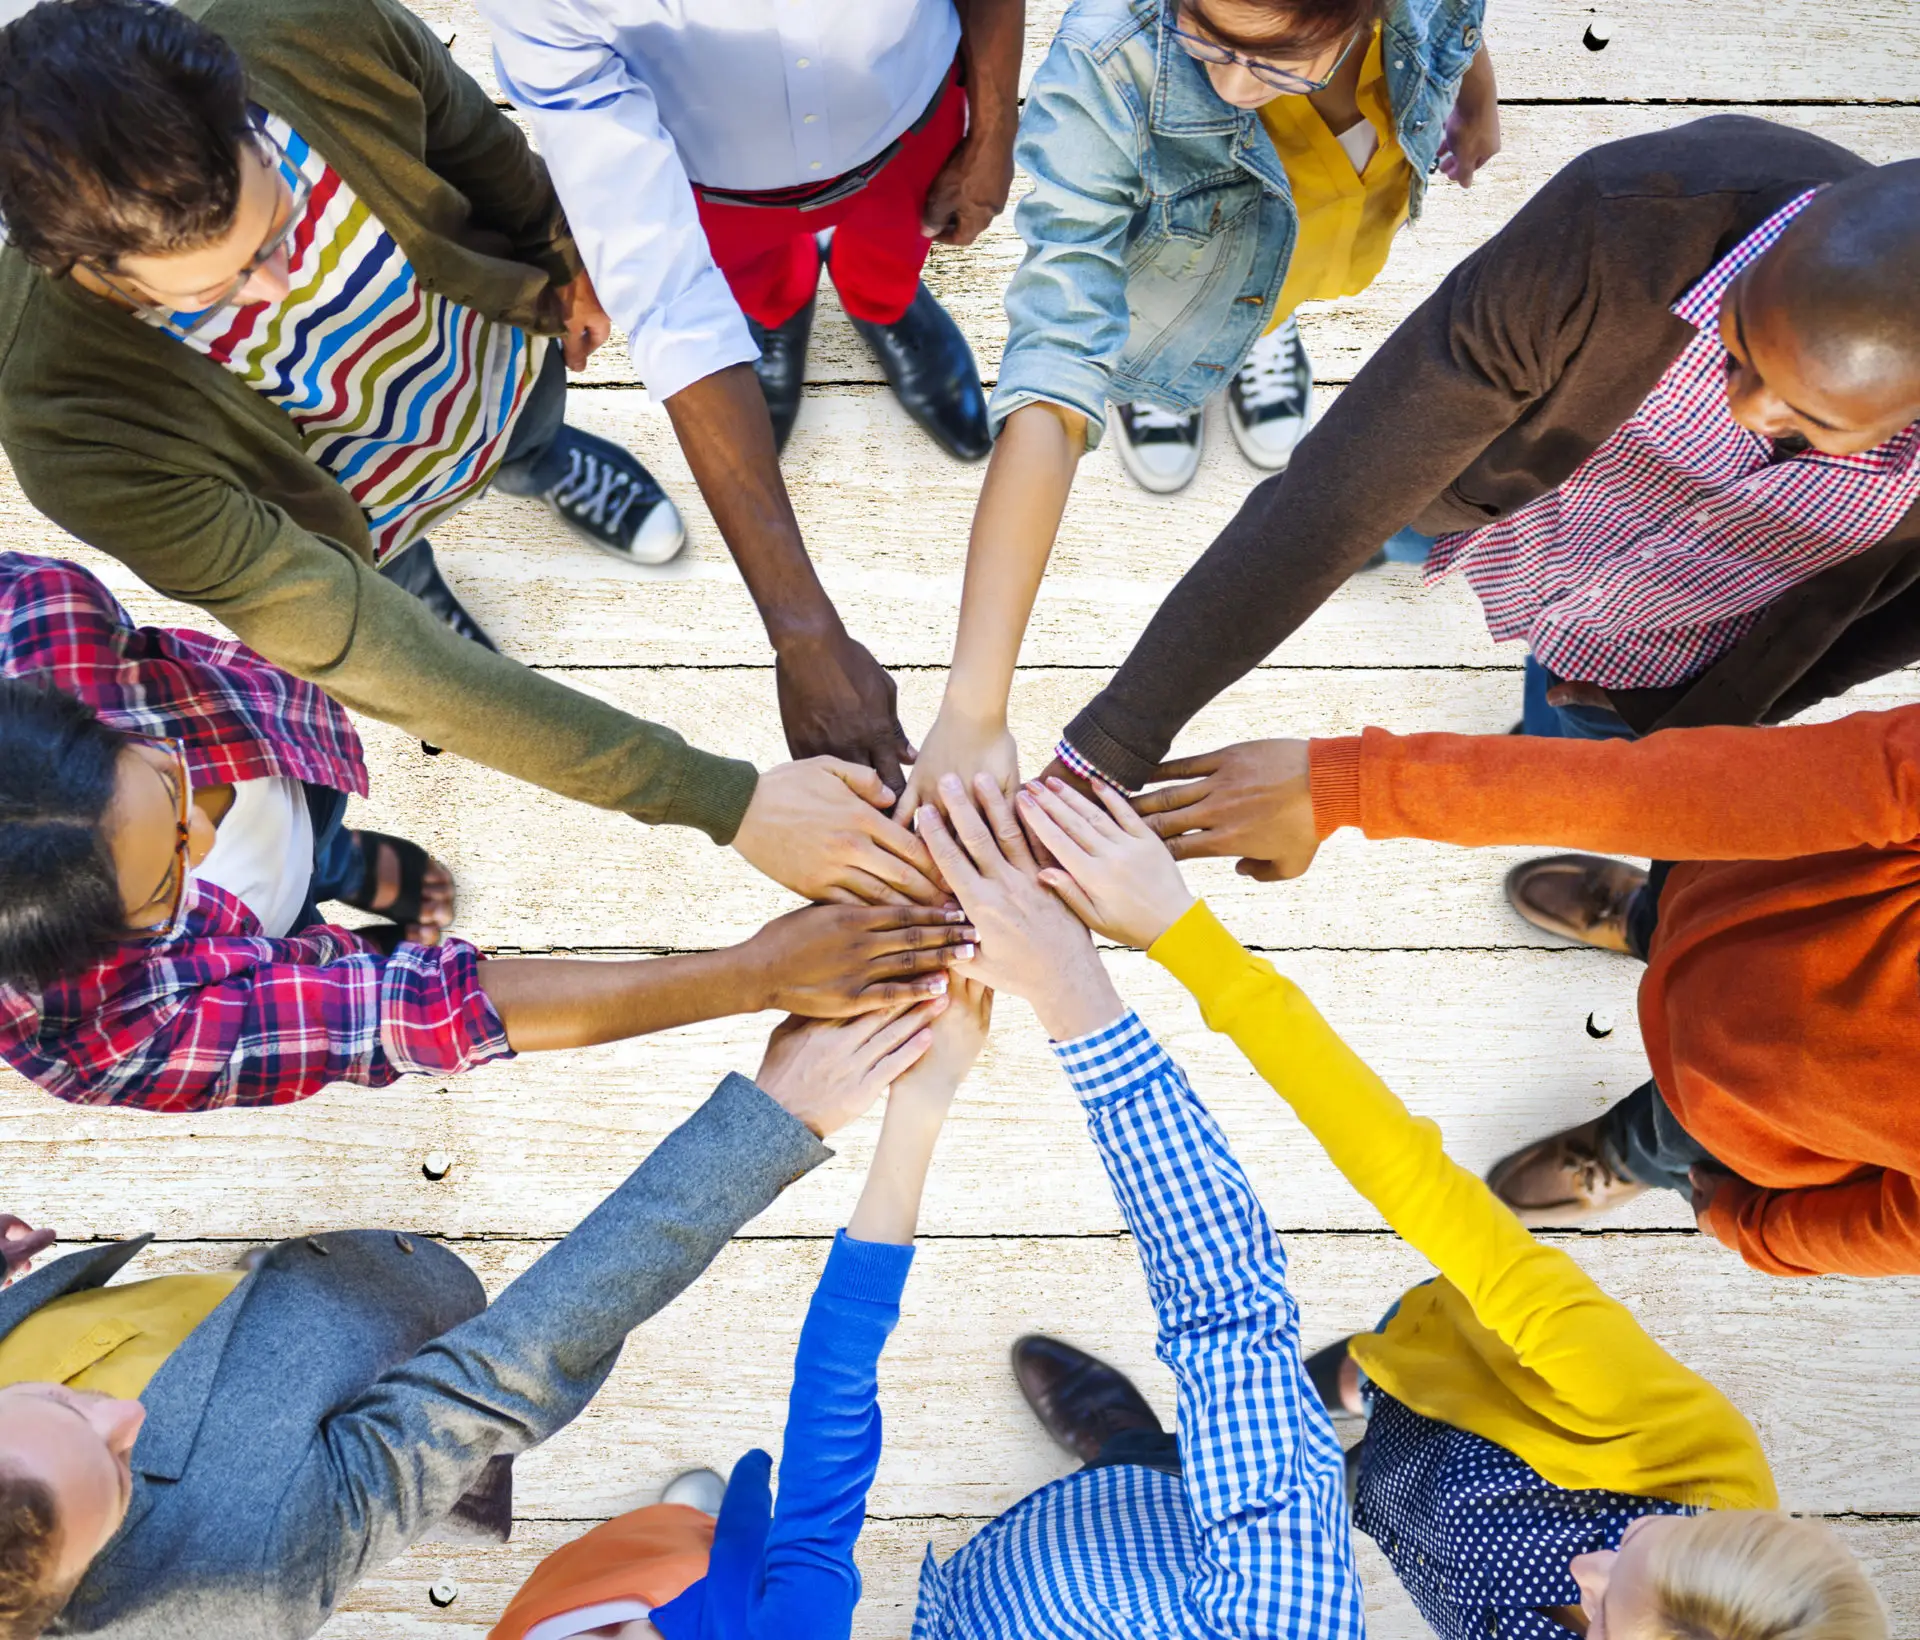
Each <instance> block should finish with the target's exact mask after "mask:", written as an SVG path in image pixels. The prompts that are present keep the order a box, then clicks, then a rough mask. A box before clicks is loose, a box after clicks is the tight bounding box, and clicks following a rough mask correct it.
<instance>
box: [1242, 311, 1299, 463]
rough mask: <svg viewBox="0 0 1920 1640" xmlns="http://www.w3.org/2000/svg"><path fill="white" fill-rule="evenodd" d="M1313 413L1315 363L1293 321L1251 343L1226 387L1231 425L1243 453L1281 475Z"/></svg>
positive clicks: (1288, 320)
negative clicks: (1243, 359)
mask: <svg viewBox="0 0 1920 1640" xmlns="http://www.w3.org/2000/svg"><path fill="white" fill-rule="evenodd" d="M1312 409H1313V361H1312V360H1311V359H1309V358H1308V357H1307V349H1306V346H1305V344H1304V343H1303V342H1302V341H1301V340H1300V327H1299V326H1298V325H1297V324H1295V323H1294V322H1293V319H1292V318H1291V317H1289V318H1288V319H1287V320H1286V322H1285V323H1284V324H1281V325H1279V326H1278V327H1276V328H1275V329H1273V330H1270V331H1268V332H1267V334H1266V335H1264V336H1262V337H1261V338H1260V340H1259V341H1257V342H1255V343H1254V344H1253V351H1252V352H1251V353H1249V354H1248V355H1247V359H1246V363H1244V364H1243V365H1241V366H1240V368H1239V369H1238V370H1236V371H1235V372H1234V373H1233V379H1232V380H1231V381H1229V382H1228V383H1227V424H1228V425H1229V426H1230V427H1232V429H1233V440H1234V443H1236V444H1238V445H1239V446H1240V453H1241V454H1242V455H1244V456H1245V457H1246V458H1247V460H1249V461H1251V462H1252V463H1253V464H1254V466H1256V467H1258V468H1260V469H1261V470H1262V471H1264V472H1269V473H1277V472H1279V471H1280V469H1281V468H1282V467H1284V466H1286V464H1287V463H1288V461H1290V460H1291V459H1292V457H1293V447H1294V446H1295V445H1296V444H1298V443H1299V442H1300V440H1301V439H1302V437H1304V436H1305V434H1306V431H1307V419H1308V417H1309V415H1310V414H1311V412H1312Z"/></svg>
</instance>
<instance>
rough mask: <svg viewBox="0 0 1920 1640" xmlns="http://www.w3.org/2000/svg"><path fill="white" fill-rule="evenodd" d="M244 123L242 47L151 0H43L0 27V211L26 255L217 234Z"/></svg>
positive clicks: (68, 259) (43, 262) (230, 199)
mask: <svg viewBox="0 0 1920 1640" xmlns="http://www.w3.org/2000/svg"><path fill="white" fill-rule="evenodd" d="M248 127H249V122H248V115H247V78H246V71H245V69H244V68H242V67H241V64H240V59H239V56H238V55H237V54H236V53H235V52H234V50H233V48H232V47H231V46H229V45H228V44H227V42H226V41H225V40H223V39H221V38H220V36H219V35H217V34H215V33H214V32H213V31H212V30H211V29H208V28H205V27H202V26H201V25H200V24H199V23H197V22H195V21H194V20H193V19H192V18H191V17H189V16H187V15H186V14H185V13H184V12H182V11H179V10H177V9H176V8H175V7H173V6H169V5H161V4H158V3H156V0H41V4H39V5H37V6H35V7H34V8H33V9H32V10H31V11H29V12H26V13H25V14H24V15H22V16H20V17H18V18H16V19H15V20H14V21H13V22H12V23H9V24H8V25H7V27H6V28H5V29H0V223H4V224H5V228H6V235H7V238H8V239H9V240H10V241H11V242H12V243H13V244H14V245H15V246H17V247H18V248H19V250H20V252H21V254H22V255H23V256H25V257H26V258H27V259H28V260H29V261H30V262H34V263H37V264H38V265H39V266H41V267H43V268H47V269H50V270H51V271H53V272H55V273H65V272H66V271H67V270H68V269H70V268H71V267H72V266H73V265H74V264H75V263H76V262H97V263H99V264H101V265H102V266H104V267H109V268H110V267H112V266H113V264H114V263H115V261H116V260H117V259H118V258H120V257H122V256H129V255H134V256H141V255H144V256H151V255H165V254H167V253H169V252H173V251H180V250H190V249H193V248H194V247H196V246H200V245H204V244H206V243H207V242H208V241H209V240H212V239H217V238H218V237H219V236H220V235H221V234H222V233H224V232H225V231H226V230H227V228H228V227H229V226H230V225H231V223H232V221H233V212H234V206H235V203H236V201H237V200H238V199H239V195H240V144H241V141H242V140H243V138H244V136H245V134H246V132H247V130H248Z"/></svg>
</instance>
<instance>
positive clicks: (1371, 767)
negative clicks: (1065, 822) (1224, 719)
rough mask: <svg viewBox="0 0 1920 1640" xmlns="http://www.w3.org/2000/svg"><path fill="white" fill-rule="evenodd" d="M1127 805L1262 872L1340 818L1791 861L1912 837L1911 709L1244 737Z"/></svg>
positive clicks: (1206, 850) (1287, 861) (1455, 839)
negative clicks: (1645, 729)
mask: <svg viewBox="0 0 1920 1640" xmlns="http://www.w3.org/2000/svg"><path fill="white" fill-rule="evenodd" d="M1159 774H1160V776H1161V777H1162V778H1165V779H1168V780H1172V781H1179V782H1183V783H1182V784H1177V785H1169V786H1164V787H1160V788H1157V789H1156V790H1154V791H1150V792H1148V793H1147V794H1145V795H1144V796H1143V797H1141V798H1139V799H1138V800H1137V801H1136V804H1135V807H1136V808H1137V809H1138V810H1139V812H1140V813H1141V814H1143V815H1145V816H1146V817H1147V820H1148V823H1149V824H1150V825H1151V826H1152V827H1153V829H1154V831H1155V832H1157V833H1158V834H1159V835H1160V836H1161V837H1164V838H1166V839H1168V840H1169V844H1170V846H1171V847H1172V849H1173V852H1174V855H1175V856H1176V857H1177V858H1179V859H1183V860H1184V859H1197V858H1202V857H1205V856H1209V855H1228V856H1232V855H1239V856H1241V865H1240V869H1241V871H1242V873H1243V874H1246V875H1251V876H1256V877H1261V878H1263V879H1267V880H1271V879H1272V878H1275V877H1295V876H1298V875H1299V874H1300V873H1301V872H1302V871H1304V870H1305V869H1306V868H1307V864H1308V863H1309V862H1310V861H1311V860H1312V858H1313V854H1314V851H1315V849H1317V848H1318V847H1319V845H1320V842H1321V840H1322V839H1324V838H1326V837H1328V836H1330V835H1332V833H1334V832H1335V831H1338V830H1339V829H1340V828H1341V827H1342V826H1357V827H1359V828H1360V829H1361V830H1362V831H1364V832H1365V833H1366V834H1367V836H1369V837H1375V838H1380V837H1425V838H1431V839H1432V840H1434V841H1435V842H1443V843H1460V844H1464V845H1468V846H1480V845H1487V844H1497V843H1538V844H1543V845H1547V846H1555V847H1560V848H1581V849H1595V850H1599V851H1600V852H1603V853H1619V854H1640V855H1645V856H1648V857H1649V858H1653V859H1664V860H1788V859H1794V858H1796V857H1798V856H1800V855H1806V854H1826V853H1831V852H1833V851H1836V850H1840V849H1850V848H1896V847H1901V846H1903V845H1908V844H1911V843H1912V842H1913V841H1914V840H1915V839H1916V838H1920V707H1903V708H1901V709H1900V710H1898V711H1892V712H1857V713H1855V714H1854V715H1853V716H1851V717H1845V718H1841V719H1839V720H1837V721H1836V722H1833V723H1815V724H1796V725H1793V726H1790V727H1784V728H1712V729H1668V730H1664V731H1662V732H1661V733H1659V734H1654V735H1649V736H1647V737H1646V738H1645V739H1643V740H1633V741H1628V740H1609V741H1599V740H1542V739H1538V738H1535V737H1532V736H1528V735H1393V734H1388V733H1387V732H1386V731H1385V730H1384V729H1368V730H1366V731H1364V732H1363V733H1361V734H1359V735H1354V736H1349V737H1346V738H1342V739H1337V740H1314V741H1305V740H1254V741H1246V742H1243V743H1242V744H1240V745H1237V746H1227V747H1224V748H1222V749H1221V750H1220V751H1217V752H1207V753H1204V754H1202V755H1201V756H1198V757H1190V758H1182V759H1179V760H1177V761H1176V762H1173V763H1169V764H1166V765H1165V766H1164V767H1163V768H1161V769H1160V770H1159Z"/></svg>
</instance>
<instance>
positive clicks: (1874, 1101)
mask: <svg viewBox="0 0 1920 1640" xmlns="http://www.w3.org/2000/svg"><path fill="white" fill-rule="evenodd" d="M1311 761H1312V769H1313V778H1312V784H1313V812H1314V822H1315V825H1316V827H1317V829H1318V830H1319V831H1320V833H1321V835H1322V836H1325V835H1327V834H1328V833H1330V832H1332V831H1335V830H1337V829H1338V828H1339V827H1341V826H1358V827H1360V828H1361V829H1362V830H1363V831H1364V832H1365V833H1366V834H1367V835H1368V836H1369V837H1426V838H1431V839H1433V840H1435V841H1438V842H1445V843H1464V844H1468V845H1481V844H1492V843H1538V844H1544V845H1548V846H1552V847H1559V848H1580V849H1598V850H1602V851H1604V852H1606V853H1619V854H1640V855H1648V856H1654V857H1658V858H1661V859H1669V860H1681V861H1686V862H1689V863H1687V864H1681V865H1676V866H1675V867H1674V868H1673V871H1672V873H1671V875H1669V877H1668V878H1667V883H1666V887H1665V888H1664V889H1663V890H1662V891H1661V895H1660V923H1659V927H1658V928H1657V929H1656V931H1655V934H1654V939H1653V949H1652V951H1651V952H1650V953H1649V961H1648V964H1647V973H1646V977H1645V979H1643V980H1642V981H1641V984H1640V1028H1641V1032H1642V1035H1643V1036H1644V1038H1645V1040H1646V1047H1647V1057H1648V1059H1649V1060H1651V1061H1652V1064H1653V1074H1654V1080H1655V1081H1656V1082H1658V1083H1659V1085H1660V1091H1661V1093H1662V1094H1663V1095H1664V1096H1665V1097H1666V1100H1667V1103H1668V1104H1669V1105H1670V1106H1672V1108H1673V1112H1674V1114H1675V1115H1676V1116H1678V1117H1679V1118H1680V1123H1681V1125H1682V1126H1683V1127H1685V1128H1686V1130H1687V1132H1689V1133H1690V1134H1692V1135H1693V1136H1694V1138H1696V1139H1698V1140H1699V1141H1700V1143H1701V1144H1703V1145H1705V1146H1706V1147H1707V1149H1708V1150H1710V1151H1711V1152H1712V1153H1713V1155H1714V1156H1715V1157H1716V1158H1717V1159H1718V1160H1719V1161H1721V1162H1723V1163H1724V1164H1725V1165H1726V1166H1727V1167H1729V1168H1731V1169H1732V1170H1733V1171H1734V1172H1735V1173H1736V1174H1738V1175H1739V1177H1738V1179H1736V1180H1733V1181H1731V1182H1729V1183H1727V1184H1725V1185H1723V1186H1722V1187H1721V1189H1720V1191H1719V1194H1718V1195H1717V1196H1716V1197H1715V1198H1714V1203H1713V1208H1712V1211H1711V1213H1710V1215H1709V1218H1708V1223H1709V1225H1710V1227H1711V1228H1712V1230H1713V1232H1714V1234H1715V1235H1717V1236H1718V1237H1719V1238H1720V1239H1721V1240H1722V1241H1723V1242H1725V1243H1726V1244H1727V1245H1728V1246H1729V1247H1731V1248H1734V1249H1735V1250H1736V1251H1737V1252H1739V1254H1740V1256H1741V1257H1742V1258H1744V1259H1745V1260H1746V1261H1747V1262H1748V1263H1749V1264H1751V1265H1753V1266H1754V1267H1755V1268H1756V1269H1761V1270H1767V1271H1771V1272H1773V1273H1774V1274H1776V1275H1812V1274H1815V1273H1818V1272H1821V1271H1844V1272H1848V1273H1851V1274H1854V1275H1900V1274H1913V1273H1920V1105H1916V1102H1915V1099H1914V1090H1915V1089H1916V1088H1920V707H1906V708H1904V709H1902V710H1900V711H1896V712H1862V713H1858V714H1856V715H1855V716H1853V717H1848V718H1842V719H1840V720H1839V721H1838V722H1837V723H1825V724H1816V725H1805V726H1796V727H1793V728H1778V729H1676V730H1672V731H1670V732H1667V733H1663V734H1656V735H1651V736H1649V737H1648V738H1647V739H1645V740H1641V741H1619V740H1613V741H1585V740H1542V739H1535V738H1533V737H1531V736H1527V735H1408V736H1397V735H1390V734H1388V733H1386V732H1385V731H1384V730H1380V729H1369V730H1367V731H1366V733H1365V734H1364V735H1361V736H1359V737H1357V738H1354V739H1346V740H1316V741H1315V742H1314V743H1313V747H1312V752H1311Z"/></svg>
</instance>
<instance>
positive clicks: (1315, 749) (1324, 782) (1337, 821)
mask: <svg viewBox="0 0 1920 1640" xmlns="http://www.w3.org/2000/svg"><path fill="white" fill-rule="evenodd" d="M1307 770H1308V775H1307V783H1308V789H1309V790H1310V791H1311V792H1312V794H1313V829H1314V833H1315V835H1316V836H1318V837H1321V838H1322V839H1324V838H1328V837H1331V836H1332V835H1333V834H1334V833H1335V832H1336V831H1338V830H1339V829H1340V828H1341V827H1342V826H1356V827H1357V826H1359V825H1360V737H1359V736H1358V735H1342V736H1340V737H1339V738H1338V739H1336V740H1310V741H1308V742H1307Z"/></svg>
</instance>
